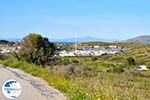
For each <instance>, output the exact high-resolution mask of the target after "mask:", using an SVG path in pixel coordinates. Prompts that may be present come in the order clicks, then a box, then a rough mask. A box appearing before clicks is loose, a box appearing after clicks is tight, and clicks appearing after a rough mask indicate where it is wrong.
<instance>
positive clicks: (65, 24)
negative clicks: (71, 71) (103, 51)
mask: <svg viewBox="0 0 150 100" xmlns="http://www.w3.org/2000/svg"><path fill="white" fill-rule="evenodd" d="M149 5H150V0H0V38H4V39H7V38H22V37H24V36H26V35H28V34H29V33H40V34H41V35H43V36H45V37H49V38H53V39H64V38H72V37H75V36H78V37H95V38H103V39H112V40H125V39H128V38H132V37H135V36H139V35H150V6H149Z"/></svg>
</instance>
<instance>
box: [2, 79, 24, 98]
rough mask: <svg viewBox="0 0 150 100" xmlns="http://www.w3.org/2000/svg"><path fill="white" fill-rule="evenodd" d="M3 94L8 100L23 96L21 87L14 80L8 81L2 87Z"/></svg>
mask: <svg viewBox="0 0 150 100" xmlns="http://www.w3.org/2000/svg"><path fill="white" fill-rule="evenodd" d="M2 92H3V94H4V96H6V97H7V98H8V99H16V98H17V97H19V95H20V94H21V85H20V83H19V82H18V81H16V80H14V79H11V80H7V81H6V82H5V83H4V84H3V86H2Z"/></svg>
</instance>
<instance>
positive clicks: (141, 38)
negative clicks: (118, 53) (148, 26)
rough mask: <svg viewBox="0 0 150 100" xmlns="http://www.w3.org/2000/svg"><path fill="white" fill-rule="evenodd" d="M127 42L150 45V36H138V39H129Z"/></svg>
mask: <svg viewBox="0 0 150 100" xmlns="http://www.w3.org/2000/svg"><path fill="white" fill-rule="evenodd" d="M125 42H128V43H142V44H150V35H143V36H138V37H135V38H131V39H128V40H126V41H125Z"/></svg>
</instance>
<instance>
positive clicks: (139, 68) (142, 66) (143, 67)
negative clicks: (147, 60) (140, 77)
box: [137, 65, 149, 71]
mask: <svg viewBox="0 0 150 100" xmlns="http://www.w3.org/2000/svg"><path fill="white" fill-rule="evenodd" d="M137 70H141V71H142V70H149V69H148V68H147V66H146V65H140V66H139V67H138V69H137Z"/></svg>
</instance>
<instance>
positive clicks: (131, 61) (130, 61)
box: [127, 57, 136, 65]
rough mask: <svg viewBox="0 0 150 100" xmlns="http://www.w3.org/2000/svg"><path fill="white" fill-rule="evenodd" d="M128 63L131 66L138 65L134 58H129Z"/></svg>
mask: <svg viewBox="0 0 150 100" xmlns="http://www.w3.org/2000/svg"><path fill="white" fill-rule="evenodd" d="M127 61H128V64H129V65H136V62H135V59H134V58H132V57H129V58H127Z"/></svg>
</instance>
